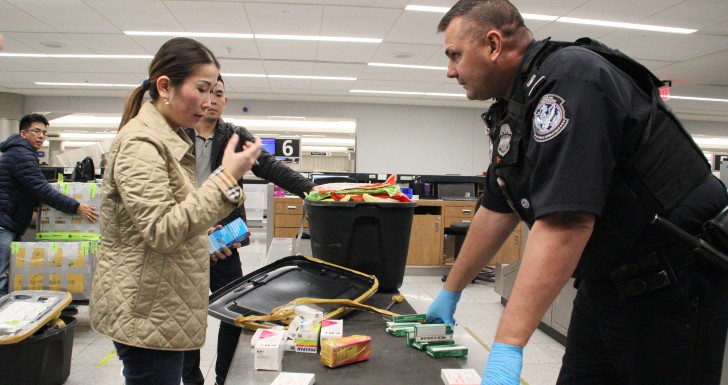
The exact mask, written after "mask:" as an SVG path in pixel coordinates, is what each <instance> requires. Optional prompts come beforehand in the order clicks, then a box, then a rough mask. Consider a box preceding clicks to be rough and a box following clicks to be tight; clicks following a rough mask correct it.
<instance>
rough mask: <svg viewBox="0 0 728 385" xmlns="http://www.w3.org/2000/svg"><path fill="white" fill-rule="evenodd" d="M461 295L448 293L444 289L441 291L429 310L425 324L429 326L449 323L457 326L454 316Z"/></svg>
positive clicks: (452, 292)
mask: <svg viewBox="0 0 728 385" xmlns="http://www.w3.org/2000/svg"><path fill="white" fill-rule="evenodd" d="M461 294H462V293H461V292H454V291H447V290H445V288H444V287H443V288H442V289H440V292H439V293H437V297H435V301H434V302H432V305H430V308H429V309H427V320H426V321H425V322H427V323H428V324H438V323H447V324H450V325H453V326H455V319H453V315H454V314H455V307H456V306H457V305H458V301H460V295H461Z"/></svg>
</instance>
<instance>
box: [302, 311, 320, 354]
mask: <svg viewBox="0 0 728 385" xmlns="http://www.w3.org/2000/svg"><path fill="white" fill-rule="evenodd" d="M320 333H321V320H320V319H318V318H315V319H304V320H303V321H302V322H301V325H300V326H299V328H298V331H297V332H296V353H318V344H319V334H320Z"/></svg>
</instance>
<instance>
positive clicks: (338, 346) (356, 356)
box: [321, 334, 372, 368]
mask: <svg viewBox="0 0 728 385" xmlns="http://www.w3.org/2000/svg"><path fill="white" fill-rule="evenodd" d="M371 342H372V338H371V337H369V336H362V335H356V334H355V335H351V336H348V337H341V338H330V339H328V340H325V341H324V342H323V343H322V344H321V363H323V364H324V365H326V366H328V367H330V368H336V367H338V366H342V365H347V364H353V363H355V362H360V361H366V360H368V359H369V357H370V355H371V350H372V347H371Z"/></svg>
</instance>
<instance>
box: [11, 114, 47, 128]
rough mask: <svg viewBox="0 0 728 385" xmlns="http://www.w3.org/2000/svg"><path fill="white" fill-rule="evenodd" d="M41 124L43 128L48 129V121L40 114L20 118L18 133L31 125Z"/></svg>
mask: <svg viewBox="0 0 728 385" xmlns="http://www.w3.org/2000/svg"><path fill="white" fill-rule="evenodd" d="M36 122H37V123H43V125H44V126H46V127H48V119H46V117H45V116H43V115H41V114H28V115H25V116H23V117H22V118H20V124H19V125H18V128H19V130H18V132H20V131H23V130H27V129H29V128H30V125H31V124H33V123H36Z"/></svg>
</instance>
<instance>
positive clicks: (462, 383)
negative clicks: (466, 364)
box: [440, 369, 480, 385]
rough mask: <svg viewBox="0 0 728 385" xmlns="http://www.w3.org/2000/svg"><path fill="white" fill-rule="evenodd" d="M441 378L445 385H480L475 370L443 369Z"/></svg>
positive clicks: (478, 376)
mask: <svg viewBox="0 0 728 385" xmlns="http://www.w3.org/2000/svg"><path fill="white" fill-rule="evenodd" d="M440 376H441V377H442V382H444V383H445V385H480V375H478V372H476V371H475V369H442V371H441V372H440Z"/></svg>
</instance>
